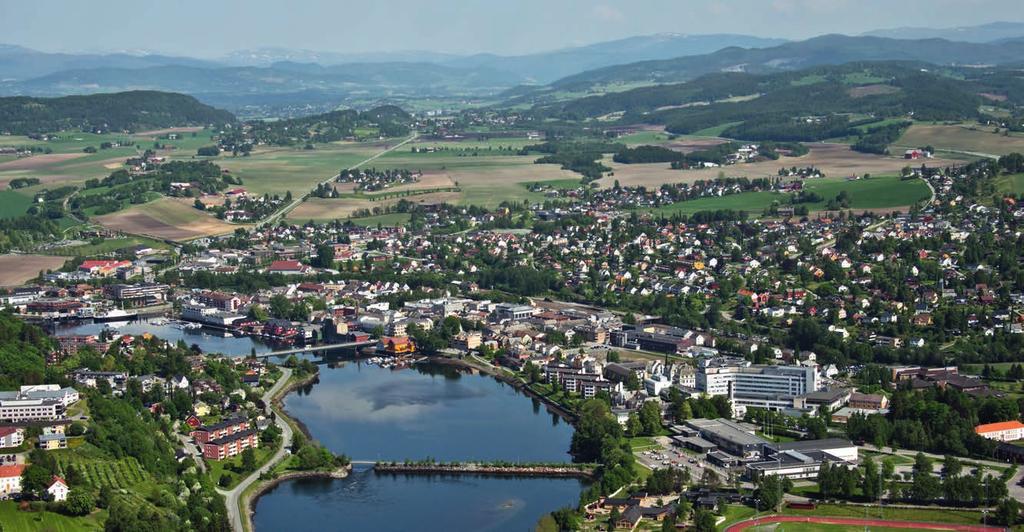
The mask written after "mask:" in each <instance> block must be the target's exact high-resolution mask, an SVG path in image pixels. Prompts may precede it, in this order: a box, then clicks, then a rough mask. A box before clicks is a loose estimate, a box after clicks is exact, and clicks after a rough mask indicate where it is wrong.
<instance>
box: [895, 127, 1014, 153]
mask: <svg viewBox="0 0 1024 532" xmlns="http://www.w3.org/2000/svg"><path fill="white" fill-rule="evenodd" d="M993 131H994V128H990V127H984V126H980V125H979V126H975V125H968V124H962V125H928V124H914V125H913V126H911V127H910V128H909V129H907V131H906V132H905V133H904V134H903V136H902V137H900V138H899V139H898V140H897V141H896V142H895V143H893V147H892V150H893V152H894V153H895V152H896V151H897V150H902V149H904V148H916V147H919V146H934V147H935V149H936V150H940V151H952V152H961V153H968V154H979V155H982V154H986V155H993V156H998V155H1006V154H1008V153H1011V152H1022V153H1024V134H1020V133H1010V134H1009V136H1003V134H1002V133H998V134H996V133H993ZM897 146H898V147H899V148H897Z"/></svg>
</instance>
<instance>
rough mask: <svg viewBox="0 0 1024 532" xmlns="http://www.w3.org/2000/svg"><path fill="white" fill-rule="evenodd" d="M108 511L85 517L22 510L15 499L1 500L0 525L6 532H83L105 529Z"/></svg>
mask: <svg viewBox="0 0 1024 532" xmlns="http://www.w3.org/2000/svg"><path fill="white" fill-rule="evenodd" d="M106 520H107V511H106V510H100V511H97V512H95V513H93V514H91V515H87V516H84V517H68V516H66V515H61V514H58V513H53V512H22V511H19V510H18V505H17V503H15V502H14V501H2V502H0V525H2V526H3V531H4V532H36V531H40V530H45V531H53V532H82V531H92V530H103V522H104V521H106Z"/></svg>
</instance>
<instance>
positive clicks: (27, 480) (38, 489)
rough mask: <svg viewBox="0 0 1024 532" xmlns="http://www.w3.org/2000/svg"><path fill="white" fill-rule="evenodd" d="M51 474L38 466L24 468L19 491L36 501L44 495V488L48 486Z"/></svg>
mask: <svg viewBox="0 0 1024 532" xmlns="http://www.w3.org/2000/svg"><path fill="white" fill-rule="evenodd" d="M51 478H53V472H52V471H50V470H49V469H47V468H46V467H44V466H42V465H39V464H32V465H30V466H28V467H26V468H25V471H24V472H22V474H21V491H22V493H24V494H27V495H31V496H33V497H35V498H37V499H42V498H43V497H44V496H45V495H46V488H48V487H49V486H50V479H51Z"/></svg>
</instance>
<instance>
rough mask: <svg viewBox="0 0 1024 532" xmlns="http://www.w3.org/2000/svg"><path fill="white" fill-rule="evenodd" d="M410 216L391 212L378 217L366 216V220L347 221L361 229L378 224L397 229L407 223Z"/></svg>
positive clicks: (405, 213)
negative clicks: (361, 227)
mask: <svg viewBox="0 0 1024 532" xmlns="http://www.w3.org/2000/svg"><path fill="white" fill-rule="evenodd" d="M409 218H410V215H409V213H407V212H393V213H390V214H381V215H378V216H367V217H366V218H351V219H350V220H349V221H351V222H352V223H354V224H356V225H361V226H363V227H376V226H377V225H378V224H380V225H382V226H387V227H393V226H394V227H397V226H401V225H405V224H406V223H408V222H409Z"/></svg>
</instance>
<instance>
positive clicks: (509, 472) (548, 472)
mask: <svg viewBox="0 0 1024 532" xmlns="http://www.w3.org/2000/svg"><path fill="white" fill-rule="evenodd" d="M373 471H374V473H377V474H391V475H439V476H462V475H479V476H496V477H542V478H566V477H570V478H582V479H593V478H594V472H593V470H592V469H590V468H585V467H571V466H567V467H559V466H491V465H486V464H476V463H468V464H459V465H440V464H424V465H417V464H408V465H406V464H384V463H378V464H374V465H373Z"/></svg>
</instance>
